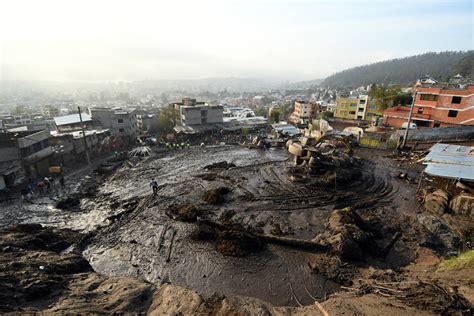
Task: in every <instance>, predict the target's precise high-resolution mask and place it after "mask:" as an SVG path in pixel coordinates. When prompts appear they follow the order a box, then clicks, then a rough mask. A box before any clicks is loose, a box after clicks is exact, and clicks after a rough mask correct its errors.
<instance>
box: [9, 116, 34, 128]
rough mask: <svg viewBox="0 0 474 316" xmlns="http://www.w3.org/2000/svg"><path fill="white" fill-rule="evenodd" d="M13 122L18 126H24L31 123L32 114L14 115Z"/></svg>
mask: <svg viewBox="0 0 474 316" xmlns="http://www.w3.org/2000/svg"><path fill="white" fill-rule="evenodd" d="M13 124H15V125H16V126H24V125H28V124H31V116H30V115H29V114H16V115H13Z"/></svg>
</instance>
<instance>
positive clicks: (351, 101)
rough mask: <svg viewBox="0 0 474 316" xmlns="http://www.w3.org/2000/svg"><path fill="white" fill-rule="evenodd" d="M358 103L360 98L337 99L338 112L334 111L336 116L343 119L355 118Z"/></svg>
mask: <svg viewBox="0 0 474 316" xmlns="http://www.w3.org/2000/svg"><path fill="white" fill-rule="evenodd" d="M358 103H359V100H358V99H356V98H338V99H336V112H334V116H335V117H337V118H342V119H350V120H355V119H356V112H357V104H358Z"/></svg>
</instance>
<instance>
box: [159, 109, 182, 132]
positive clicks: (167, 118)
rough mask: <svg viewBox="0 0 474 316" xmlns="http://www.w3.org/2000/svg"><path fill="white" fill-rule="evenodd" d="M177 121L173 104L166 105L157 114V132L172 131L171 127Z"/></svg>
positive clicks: (176, 113) (176, 112)
mask: <svg viewBox="0 0 474 316" xmlns="http://www.w3.org/2000/svg"><path fill="white" fill-rule="evenodd" d="M177 122H178V111H177V110H176V109H175V108H174V107H173V106H168V107H166V108H164V109H163V110H161V112H160V115H159V116H158V123H157V132H158V134H160V135H163V134H168V133H170V132H172V131H173V127H175V126H176V123H177Z"/></svg>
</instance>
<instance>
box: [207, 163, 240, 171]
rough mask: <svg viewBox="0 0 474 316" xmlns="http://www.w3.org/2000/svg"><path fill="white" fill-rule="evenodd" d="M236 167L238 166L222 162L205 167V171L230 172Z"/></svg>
mask: <svg viewBox="0 0 474 316" xmlns="http://www.w3.org/2000/svg"><path fill="white" fill-rule="evenodd" d="M234 167H236V165H235V164H233V163H231V162H230V163H229V162H227V161H220V162H215V163H212V164H210V165H207V166H204V170H228V169H230V168H234Z"/></svg>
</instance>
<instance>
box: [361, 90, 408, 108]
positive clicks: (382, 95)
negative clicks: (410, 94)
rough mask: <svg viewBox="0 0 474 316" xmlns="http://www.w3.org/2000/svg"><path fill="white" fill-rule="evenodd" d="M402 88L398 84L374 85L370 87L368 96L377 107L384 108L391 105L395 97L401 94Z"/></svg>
mask: <svg viewBox="0 0 474 316" xmlns="http://www.w3.org/2000/svg"><path fill="white" fill-rule="evenodd" d="M401 92H402V90H401V89H400V87H398V86H387V85H375V84H373V85H372V86H371V88H370V92H369V97H370V98H371V102H375V104H376V105H377V107H380V108H382V109H384V110H385V109H386V108H388V107H391V106H393V104H394V100H395V98H396V97H397V96H398V95H399V94H401Z"/></svg>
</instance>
